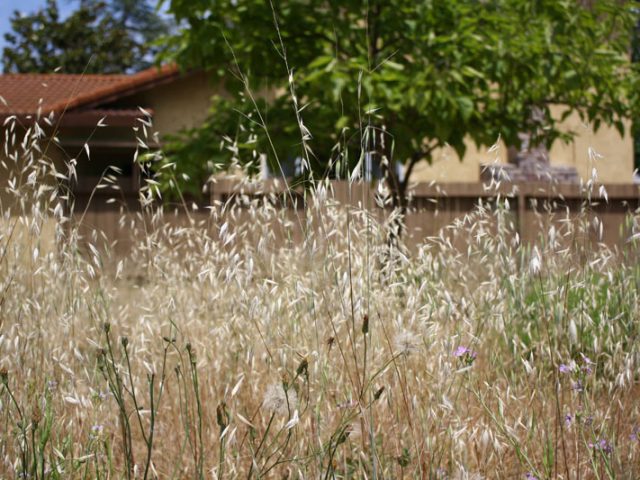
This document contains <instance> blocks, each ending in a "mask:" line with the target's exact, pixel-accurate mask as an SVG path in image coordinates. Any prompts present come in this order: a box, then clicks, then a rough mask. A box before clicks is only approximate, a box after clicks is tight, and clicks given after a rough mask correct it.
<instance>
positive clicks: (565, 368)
mask: <svg viewBox="0 0 640 480" xmlns="http://www.w3.org/2000/svg"><path fill="white" fill-rule="evenodd" d="M558 370H560V373H571V371H572V370H573V368H571V367H570V366H569V365H565V364H564V363H561V364H560V366H559V367H558Z"/></svg>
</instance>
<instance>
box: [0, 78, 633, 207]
mask: <svg viewBox="0 0 640 480" xmlns="http://www.w3.org/2000/svg"><path fill="white" fill-rule="evenodd" d="M216 92H221V89H220V88H216V87H215V86H214V85H213V83H212V82H211V81H210V79H209V78H208V77H207V75H206V74H205V73H203V72H181V71H180V70H179V69H178V68H177V67H175V66H164V67H162V68H151V69H149V70H146V71H143V72H140V73H137V74H132V75H67V74H55V73H54V74H44V75H41V74H6V75H0V97H1V98H0V124H3V123H4V122H5V121H6V120H7V119H8V118H10V117H11V118H15V119H16V121H17V122H18V123H19V124H20V125H22V126H23V127H24V128H26V127H27V126H28V125H30V124H31V122H32V121H33V119H35V118H40V119H42V118H43V117H47V116H49V115H52V117H51V118H52V122H51V123H52V126H51V127H49V128H48V133H49V134H54V133H55V135H56V137H57V138H58V139H59V144H58V145H56V147H55V149H53V150H50V151H48V152H47V153H48V155H49V156H51V157H52V158H54V160H56V161H59V162H62V161H63V160H65V159H66V160H68V159H71V158H74V159H76V160H77V162H78V163H77V175H78V180H77V183H76V184H75V185H74V186H73V189H74V193H75V195H76V197H77V198H80V199H82V198H85V199H88V198H89V195H90V193H91V192H92V191H93V189H94V187H95V186H96V184H97V182H98V179H99V178H100V175H101V174H102V173H103V171H104V170H105V168H106V166H107V165H114V166H117V167H119V168H120V170H121V171H122V177H121V178H120V180H119V181H120V187H121V189H122V191H123V192H124V193H129V194H132V195H131V198H134V197H135V195H133V194H135V192H136V191H137V189H138V188H139V186H140V178H139V171H138V169H137V167H136V166H135V165H134V164H133V162H132V159H133V155H134V151H135V149H136V145H137V139H136V132H134V131H133V127H136V126H137V127H139V129H140V128H141V126H142V123H141V122H140V119H141V118H143V117H146V116H150V117H151V119H152V120H153V130H155V131H157V132H159V136H158V137H157V140H158V142H159V144H156V143H155V141H154V140H153V139H152V137H151V136H150V137H149V139H148V142H147V143H148V144H149V145H150V146H161V143H162V139H163V136H165V135H167V134H173V133H177V132H178V131H180V130H181V129H183V128H188V127H194V126H197V125H198V124H199V123H200V122H202V121H203V120H204V118H205V117H206V115H207V113H208V111H209V105H210V98H211V96H212V95H213V94H214V93H216ZM556 113H557V114H558V115H560V114H561V107H557V108H556ZM99 122H101V123H104V124H106V125H107V126H108V128H96V125H97V124H98V123H99ZM565 125H566V126H567V128H568V129H572V130H574V131H577V132H578V136H577V137H576V138H575V140H574V142H572V143H571V144H568V145H567V144H563V143H561V142H557V143H556V144H555V145H554V146H553V148H552V149H551V151H550V152H549V155H548V158H549V159H550V162H549V163H550V167H551V168H552V169H555V171H556V172H561V175H560V176H561V177H562V175H564V177H563V178H564V180H566V181H571V180H577V179H578V178H582V179H583V180H586V179H588V178H589V177H590V176H591V174H592V170H593V168H596V169H597V170H598V175H599V180H600V181H601V182H602V183H607V184H620V183H622V184H624V183H632V181H633V180H632V179H633V170H634V151H633V140H632V137H631V135H629V134H628V133H627V135H625V136H624V137H621V136H620V134H619V133H618V132H617V131H616V130H615V129H613V128H609V127H606V126H603V127H602V128H600V129H599V130H598V131H597V132H595V133H594V132H593V131H592V130H591V128H590V127H589V126H588V125H583V124H582V123H581V122H580V120H579V118H578V117H577V115H572V116H569V117H568V119H567V120H565ZM628 126H629V125H627V127H628ZM139 133H140V130H139V131H138V134H139ZM148 133H149V134H151V132H148ZM85 145H88V147H89V151H90V156H89V157H87V154H86V147H85ZM467 146H468V149H467V153H466V155H465V157H464V158H463V159H462V161H460V159H459V158H458V157H457V155H456V154H455V152H454V151H453V149H443V150H441V151H439V152H436V153H435V155H434V157H433V158H434V160H433V162H432V164H430V165H429V164H427V163H426V162H423V163H422V164H420V165H418V166H416V168H415V169H414V172H413V174H412V180H413V181H416V182H430V181H436V182H440V183H447V182H456V183H477V182H479V181H480V180H481V179H483V177H484V175H483V170H486V169H487V168H489V169H495V168H496V165H504V166H506V167H505V168H506V169H507V171H508V172H509V171H510V172H512V173H513V166H511V167H509V161H510V160H513V158H514V152H513V151H511V152H510V151H509V150H508V149H507V148H506V147H505V146H502V147H501V148H498V149H494V150H491V151H489V150H488V149H487V148H478V147H476V146H475V145H474V144H473V143H472V142H468V145H467ZM595 152H597V154H596V153H595ZM517 154H518V152H515V157H517V156H518V155H517ZM1 155H2V153H0V157H1ZM0 159H1V158H0ZM512 163H513V162H512ZM509 169H510V170H509ZM562 172H564V173H562ZM0 175H3V174H2V173H0ZM563 178H561V180H562V179H563ZM0 181H1V178H0ZM94 200H95V199H94ZM81 203H82V202H81Z"/></svg>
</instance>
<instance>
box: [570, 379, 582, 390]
mask: <svg viewBox="0 0 640 480" xmlns="http://www.w3.org/2000/svg"><path fill="white" fill-rule="evenodd" d="M571 388H572V389H573V390H575V391H576V392H584V385H583V384H582V382H581V381H580V380H578V381H577V382H575V383H574V384H573V387H571Z"/></svg>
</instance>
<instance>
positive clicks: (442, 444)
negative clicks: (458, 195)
mask: <svg viewBox="0 0 640 480" xmlns="http://www.w3.org/2000/svg"><path fill="white" fill-rule="evenodd" d="M38 155H40V153H39V152H38V150H37V149H26V150H25V151H23V152H22V154H21V156H20V158H19V159H16V161H17V162H23V163H21V164H20V169H19V171H20V175H19V176H16V177H15V180H16V181H15V183H14V185H13V187H12V188H13V192H12V193H8V194H7V196H6V197H5V198H3V215H4V218H3V221H2V231H1V232H0V272H1V273H0V367H1V385H0V472H1V474H0V477H2V478H31V479H35V478H38V479H45V478H65V479H69V478H238V477H244V478H324V479H330V478H370V479H371V478H389V479H391V478H429V479H445V478H448V479H462V478H474V479H480V478H487V479H490V478H506V479H517V478H522V479H525V478H527V479H533V478H537V479H551V478H563V479H578V478H580V479H591V478H599V479H605V478H621V479H636V478H640V402H638V398H640V386H639V380H640V379H639V370H638V367H639V362H640V356H639V354H638V334H639V332H640V308H638V307H639V305H640V265H639V263H638V261H637V259H638V240H631V241H629V242H628V243H627V244H626V245H625V246H624V247H621V248H619V249H607V248H606V247H604V246H599V245H598V244H597V243H595V242H586V241H583V240H582V239H583V238H584V233H585V232H584V231H583V229H589V228H592V226H589V225H586V224H583V225H580V223H579V222H578V223H577V224H574V225H573V226H572V225H571V224H568V223H567V224H565V225H563V226H561V227H559V228H558V229H557V230H553V231H551V232H549V234H548V235H547V236H546V238H545V239H543V240H541V243H540V244H539V245H538V246H537V247H536V248H532V247H531V246H526V245H520V244H519V242H518V241H517V237H515V236H514V235H513V234H512V232H510V228H511V227H510V225H509V222H508V221H503V220H504V218H507V217H506V216H505V210H504V208H494V209H487V210H479V211H478V212H477V213H476V214H474V215H473V216H472V217H470V218H467V219H466V220H465V221H464V222H460V223H459V224H458V225H456V226H453V227H452V228H451V229H450V230H448V231H447V232H446V233H443V235H442V236H441V237H439V238H435V239H429V240H427V241H425V243H423V244H422V245H421V246H420V248H419V249H418V250H417V251H412V252H409V251H407V250H406V249H404V248H403V246H402V245H401V244H400V245H398V246H392V247H390V246H389V245H390V243H389V228H388V225H385V224H378V223H376V222H375V221H374V220H373V219H372V218H370V217H368V216H367V215H366V214H365V213H364V212H360V211H357V210H349V211H347V210H345V209H342V208H338V207H336V206H332V203H331V195H330V193H326V192H323V193H322V195H320V197H321V198H320V202H319V206H318V207H314V208H313V209H312V210H310V211H309V212H308V215H307V217H306V219H305V220H301V223H300V224H297V221H295V220H294V221H291V220H290V219H287V220H285V219H284V218H282V217H281V216H280V213H279V212H278V211H277V210H276V209H274V208H273V207H269V206H268V204H267V206H265V205H262V206H260V205H258V204H257V203H255V204H253V205H252V206H251V205H250V206H238V205H227V206H226V207H225V206H219V207H218V208H216V209H214V211H213V212H212V220H211V222H210V224H211V228H209V229H204V228H201V227H200V226H198V225H197V224H196V223H195V222H194V223H193V224H192V225H190V226H189V225H187V226H186V227H175V226H173V227H172V226H171V225H170V223H168V222H165V221H164V220H163V218H162V216H161V215H160V214H158V213H157V212H155V213H153V212H152V211H151V208H152V207H146V209H145V210H144V212H143V213H142V214H140V221H139V223H138V225H142V224H144V225H145V230H146V233H145V234H144V235H142V236H140V235H139V236H138V237H137V238H138V240H137V242H136V244H135V245H134V249H133V252H132V253H131V255H130V256H129V257H127V258H126V259H122V260H118V259H116V258H113V257H112V256H110V254H109V248H108V247H105V245H104V242H103V241H102V240H101V239H100V237H99V236H98V237H95V238H93V239H92V238H90V237H89V238H80V236H79V234H78V232H79V230H78V229H77V228H76V227H75V226H74V225H73V224H71V223H70V222H69V221H68V216H69V213H68V212H67V211H66V210H65V209H63V208H61V198H60V194H59V193H56V190H55V189H54V188H53V186H52V185H53V184H54V183H55V182H54V181H53V179H54V178H56V176H55V172H53V171H52V166H51V165H50V164H47V163H46V162H38V159H39V158H40V157H39V156H38ZM65 175H68V173H65ZM58 177H59V176H58ZM45 178H49V180H48V181H45ZM240 211H242V216H244V217H245V218H247V219H248V220H247V221H242V222H239V221H234V220H233V219H234V216H239V215H240V214H239V212H240ZM636 221H637V219H636ZM391 224H393V222H391ZM293 229H299V231H302V232H304V234H303V237H304V240H303V241H301V242H289V243H287V242H282V241H280V240H278V241H276V238H282V237H285V238H286V236H287V233H288V232H289V231H291V230H293ZM54 230H55V233H52V232H53V231H54ZM636 231H637V230H636ZM54 237H55V239H56V240H55V242H54V241H52V238H54ZM392 243H393V242H392ZM400 243H401V242H400ZM461 244H463V245H465V246H464V247H461V248H456V247H454V246H453V245H461Z"/></svg>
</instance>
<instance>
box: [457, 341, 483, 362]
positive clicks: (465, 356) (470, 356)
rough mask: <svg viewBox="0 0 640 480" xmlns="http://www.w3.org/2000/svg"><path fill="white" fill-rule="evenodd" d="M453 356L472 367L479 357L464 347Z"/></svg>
mask: <svg viewBox="0 0 640 480" xmlns="http://www.w3.org/2000/svg"><path fill="white" fill-rule="evenodd" d="M453 355H454V356H455V357H457V358H461V359H462V360H463V361H464V363H466V364H467V365H471V364H472V363H473V361H474V360H475V359H476V357H477V356H478V354H477V353H476V352H474V351H473V350H471V349H470V348H467V347H465V346H464V345H459V346H458V348H456V349H455V350H454V352H453Z"/></svg>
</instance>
